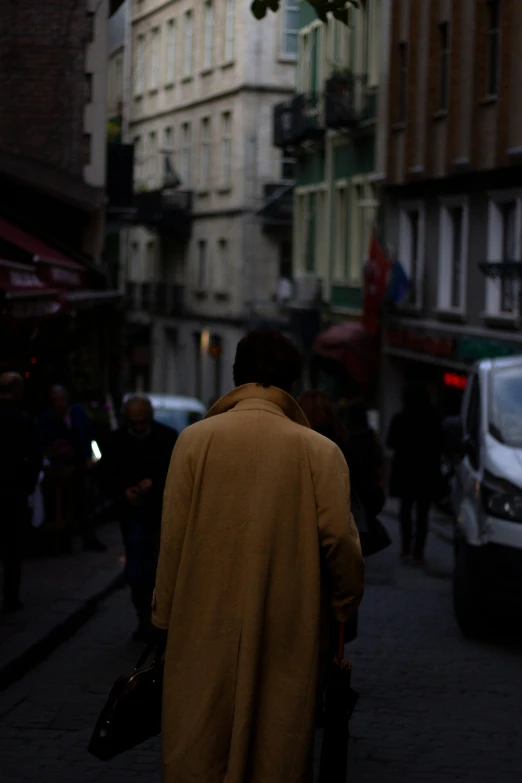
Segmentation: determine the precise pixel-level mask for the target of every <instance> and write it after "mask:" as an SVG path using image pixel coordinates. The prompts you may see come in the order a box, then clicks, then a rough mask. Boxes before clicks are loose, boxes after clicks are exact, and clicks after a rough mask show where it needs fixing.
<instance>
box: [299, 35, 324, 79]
mask: <svg viewBox="0 0 522 783" xmlns="http://www.w3.org/2000/svg"><path fill="white" fill-rule="evenodd" d="M322 35H323V25H316V26H315V27H312V28H311V29H309V30H308V31H306V32H304V33H301V34H300V49H301V51H300V56H299V66H298V85H299V91H300V92H308V93H313V94H317V93H318V92H320V91H321V80H322V74H321V65H322V60H321V57H322Z"/></svg>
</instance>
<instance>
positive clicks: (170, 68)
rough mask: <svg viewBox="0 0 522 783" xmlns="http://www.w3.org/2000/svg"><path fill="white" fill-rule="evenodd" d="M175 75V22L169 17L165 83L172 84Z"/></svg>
mask: <svg viewBox="0 0 522 783" xmlns="http://www.w3.org/2000/svg"><path fill="white" fill-rule="evenodd" d="M175 77H176V22H175V21H174V19H170V20H169V22H168V24H167V72H166V83H167V84H172V82H173V81H174V79H175Z"/></svg>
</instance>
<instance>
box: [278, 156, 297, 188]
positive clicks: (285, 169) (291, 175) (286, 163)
mask: <svg viewBox="0 0 522 783" xmlns="http://www.w3.org/2000/svg"><path fill="white" fill-rule="evenodd" d="M281 177H282V179H284V180H290V181H292V182H293V181H294V180H295V158H287V157H282V158H281Z"/></svg>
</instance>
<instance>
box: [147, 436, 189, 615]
mask: <svg viewBox="0 0 522 783" xmlns="http://www.w3.org/2000/svg"><path fill="white" fill-rule="evenodd" d="M192 486H193V475H192V470H191V467H190V459H189V451H188V447H187V444H186V439H185V438H184V437H183V433H182V434H181V435H180V437H179V438H178V440H177V442H176V445H175V447H174V451H173V452H172V458H171V461H170V467H169V472H168V474H167V481H166V484H165V493H164V495H163V513H162V518H161V544H160V553H159V560H158V568H157V571H156V587H155V589H154V595H153V598H152V622H153V623H154V625H155V626H156V627H157V628H161V629H163V630H167V629H168V627H169V618H170V611H171V607H172V599H173V596H174V589H175V587H176V580H177V577H178V569H179V563H180V560H181V553H182V550H183V542H184V540H185V531H186V529H187V523H188V518H189V514H190V505H191V501H192Z"/></svg>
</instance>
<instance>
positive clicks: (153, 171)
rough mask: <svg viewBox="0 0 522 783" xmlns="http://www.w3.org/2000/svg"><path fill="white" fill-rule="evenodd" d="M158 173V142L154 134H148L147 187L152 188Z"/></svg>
mask: <svg viewBox="0 0 522 783" xmlns="http://www.w3.org/2000/svg"><path fill="white" fill-rule="evenodd" d="M157 171H158V140H157V136H156V133H155V132H154V131H152V132H151V133H149V149H148V154H147V185H148V187H149V188H153V187H154V186H155V184H156V175H157Z"/></svg>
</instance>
